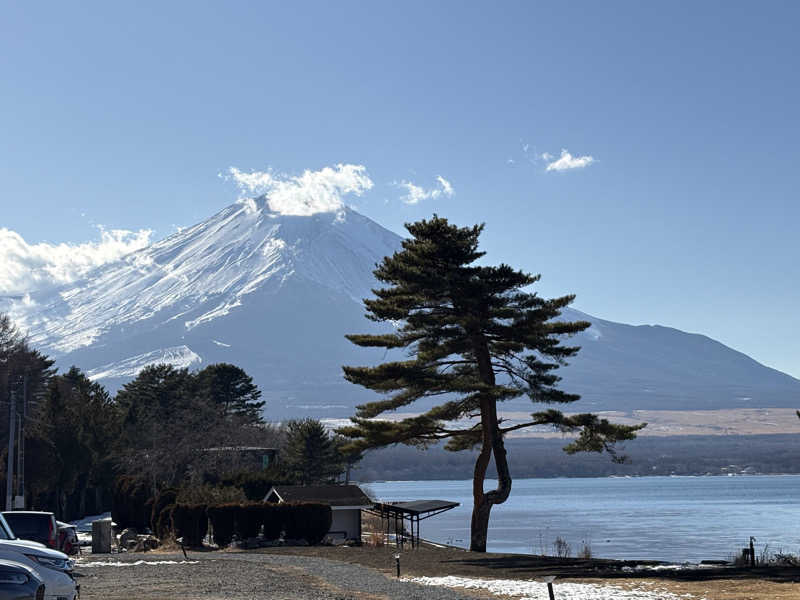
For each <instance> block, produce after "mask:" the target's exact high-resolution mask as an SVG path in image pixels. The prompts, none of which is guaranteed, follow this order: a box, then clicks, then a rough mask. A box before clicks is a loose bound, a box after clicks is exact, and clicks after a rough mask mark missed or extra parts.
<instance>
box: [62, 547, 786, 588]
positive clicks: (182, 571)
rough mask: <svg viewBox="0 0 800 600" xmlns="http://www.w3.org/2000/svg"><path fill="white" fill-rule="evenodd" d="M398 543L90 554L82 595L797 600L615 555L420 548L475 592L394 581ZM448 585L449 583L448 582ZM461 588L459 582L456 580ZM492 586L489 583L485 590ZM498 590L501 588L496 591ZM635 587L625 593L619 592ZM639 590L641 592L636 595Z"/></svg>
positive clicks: (726, 578)
mask: <svg viewBox="0 0 800 600" xmlns="http://www.w3.org/2000/svg"><path fill="white" fill-rule="evenodd" d="M394 552H396V550H394V549H393V548H387V547H383V548H369V547H361V548H344V547H339V548H336V547H322V546H315V547H280V548H272V549H268V550H256V551H248V552H240V551H222V552H214V551H211V552H193V551H189V561H188V562H186V561H185V560H184V558H183V555H182V554H180V553H169V552H160V551H156V552H149V553H146V554H134V553H125V554H106V555H99V556H92V555H86V556H85V557H84V558H83V559H81V560H80V561H79V563H78V565H77V567H76V572H77V573H78V574H79V575H80V577H79V581H80V583H81V598H82V599H83V600H100V599H103V600H123V599H124V600H133V599H136V600H139V599H141V600H177V599H181V600H183V599H186V600H223V599H224V600H245V599H246V600H256V599H261V598H270V599H273V598H274V599H276V600H283V599H286V600H308V599H319V600H395V599H397V600H416V599H420V600H421V599H423V598H424V599H432V600H451V599H453V600H454V599H462V600H476V599H483V600H488V599H492V600H498V598H501V597H504V598H506V599H509V598H514V599H518V598H520V597H525V598H535V599H536V600H539V599H541V600H546V599H547V594H546V592H545V591H544V590H545V588H544V587H543V586H542V585H541V584H534V585H533V586H530V589H528V588H526V589H523V588H522V587H520V585H521V584H522V583H525V582H526V581H527V582H530V580H541V577H542V576H544V575H546V574H557V575H559V577H558V581H557V583H556V589H557V590H558V591H557V593H556V598H557V599H559V600H560V599H561V598H563V599H564V600H573V599H580V600H588V599H590V598H591V599H592V600H608V599H614V600H616V599H617V598H623V597H624V598H631V599H640V598H641V599H643V600H644V599H646V600H664V599H666V598H670V599H675V598H681V599H682V600H689V599H693V600H701V599H704V600H798V599H800V570H799V569H797V568H787V569H777V570H776V569H773V570H768V569H761V570H756V571H752V572H750V571H747V570H733V571H731V570H703V571H701V572H691V571H677V572H675V573H671V574H670V573H667V572H664V571H661V572H658V573H649V574H642V573H640V574H632V573H631V574H628V575H627V576H621V574H620V573H619V572H616V573H608V572H607V570H606V569H604V568H599V569H598V567H603V566H604V565H605V563H610V562H612V561H591V563H586V561H580V560H577V559H567V560H558V559H552V558H547V557H533V556H525V555H501V554H488V553H487V554H485V555H476V554H473V553H468V552H465V551H464V550H459V549H455V548H421V549H417V550H414V551H410V552H404V553H402V555H401V568H402V575H403V576H404V577H413V576H416V577H423V576H433V577H437V578H441V577H442V576H445V575H446V576H449V577H448V578H449V579H455V578H458V577H461V578H464V579H465V580H466V579H469V578H477V579H475V580H474V581H471V582H467V583H464V584H463V585H467V586H471V587H470V588H465V587H461V588H456V589H452V588H447V587H440V586H439V585H419V584H414V583H410V582H405V581H397V580H396V579H395V577H394V558H393V557H394ZM449 584H450V583H446V584H445V585H449ZM457 585H461V584H457ZM486 588H488V589H486ZM492 591H494V592H495V594H493V593H492ZM623 591H624V592H628V593H627V594H626V593H622V592H623ZM633 592H636V593H633Z"/></svg>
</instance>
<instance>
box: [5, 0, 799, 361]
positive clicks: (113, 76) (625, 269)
mask: <svg viewBox="0 0 800 600" xmlns="http://www.w3.org/2000/svg"><path fill="white" fill-rule="evenodd" d="M798 17H800V5H798V4H796V3H790V2H767V3H736V2H697V3H661V4H660V5H657V4H656V3H643V2H604V3H599V2H569V3H559V4H558V5H555V4H554V3H553V4H550V3H547V4H546V3H532V2H519V3H517V2H505V3H488V2H486V3H474V2H473V3H464V2H403V3H399V2H391V3H390V2H373V3H368V2H321V3H303V2H295V3H266V2H253V3H247V2H227V3H221V2H217V3H203V2H186V3H180V2H170V3H149V2H138V3H96V4H92V3H88V2H84V3H77V4H76V3H55V2H53V3H37V4H36V5H35V6H34V5H32V3H24V2H17V3H10V2H6V3H2V4H0V180H1V181H2V188H0V206H1V207H2V220H0V227H2V228H5V229H6V232H5V233H6V235H7V236H8V235H9V232H14V234H15V235H17V236H21V239H23V240H24V243H25V244H30V245H31V246H32V247H37V248H38V249H39V250H38V251H41V252H45V251H48V250H47V248H48V247H45V246H41V245H40V246H36V245H37V244H40V243H41V242H45V241H47V242H50V243H52V244H57V243H61V242H64V243H69V244H81V243H84V242H87V241H98V240H100V236H101V233H100V232H99V231H98V228H97V227H98V225H100V226H103V227H104V228H106V230H111V229H126V230H131V231H139V230H141V229H152V230H154V233H153V237H155V238H158V237H163V236H165V235H167V234H169V233H171V232H172V231H174V230H175V227H177V226H186V225H191V224H192V223H194V222H197V221H199V220H202V219H204V218H206V217H207V216H209V215H210V214H212V213H213V212H215V211H216V210H218V209H220V208H222V207H223V206H225V205H227V204H229V203H231V202H233V201H234V200H235V199H236V197H237V190H236V187H235V186H234V185H233V184H232V183H231V182H230V181H228V182H225V181H224V180H222V179H221V178H220V177H219V174H220V173H224V172H226V170H227V169H228V168H229V167H231V166H235V167H237V168H239V169H241V170H243V171H249V170H253V169H255V170H265V169H267V168H271V169H273V170H274V171H275V172H278V173H282V172H283V173H289V174H299V173H301V172H303V171H304V170H306V169H310V170H319V169H322V168H323V167H326V166H333V165H336V164H339V163H343V164H352V165H363V166H364V167H365V169H366V172H367V173H368V174H369V177H370V179H371V181H372V182H373V183H374V186H373V187H372V189H371V190H369V191H368V192H367V193H365V194H363V195H362V196H360V197H354V198H350V199H348V201H349V202H352V203H353V204H354V205H356V206H357V208H358V210H360V211H361V212H362V213H364V214H366V215H368V216H370V217H372V218H373V219H375V220H376V221H378V222H379V223H381V224H383V225H384V226H386V227H389V228H390V229H393V230H395V231H398V232H400V231H402V224H403V223H404V222H406V221H412V220H416V219H419V218H422V217H426V216H429V215H431V214H432V213H433V212H437V213H439V214H440V215H444V216H447V217H449V218H450V219H451V220H453V221H455V222H457V223H461V224H470V223H474V222H486V232H485V235H484V249H485V250H486V251H487V252H488V259H489V260H490V261H493V262H500V261H504V262H508V263H509V264H512V265H514V266H517V267H520V268H524V269H526V270H529V271H533V272H540V273H542V276H543V278H542V284H541V286H540V288H539V289H540V290H541V292H542V293H543V294H546V295H555V294H561V293H567V292H574V293H576V294H577V295H578V297H577V300H576V304H575V306H576V307H577V308H580V309H581V310H585V311H586V312H589V313H591V314H593V315H596V316H598V317H603V318H607V319H612V320H617V321H622V322H627V323H636V324H639V323H659V324H664V325H670V326H674V327H678V328H680V329H684V330H687V331H692V332H700V333H705V334H707V335H710V336H711V337H714V338H716V339H718V340H720V341H722V342H724V343H726V344H728V345H731V346H733V347H734V348H736V349H738V350H741V351H743V352H746V353H747V354H750V355H751V356H753V357H754V358H756V359H758V360H760V361H762V362H764V363H766V364H768V365H770V366H774V367H776V368H779V369H781V370H784V371H786V372H789V373H791V374H793V375H795V376H800V342H798V340H800V319H798V316H797V307H798V306H800V283H798V282H800V272H799V271H800V267H799V266H798V265H800V260H798V259H800V257H799V256H798V242H797V237H798V236H797V230H798V223H799V222H800V207H799V206H798V202H797V196H798V193H797V190H798V183H799V181H798V180H800V175H798V173H800V169H799V168H798V159H799V158H800V152H799V151H798V147H797V140H798V139H799V138H800V119H799V118H798V113H797V107H798V106H800V98H799V97H798V96H800V94H799V93H798V76H797V71H798V64H797V63H798V59H797V57H798V56H800V42H799V41H798V37H799V36H797V35H796V30H797V25H798V22H800V19H799V18H798ZM562 150H567V151H568V152H569V154H570V156H572V157H573V163H574V165H575V166H574V168H570V169H564V170H557V169H551V170H549V171H548V170H547V165H548V164H552V163H554V162H555V161H556V160H557V159H558V158H559V157H561V153H562ZM543 155H544V156H543ZM588 157H591V160H589V158H588ZM581 158H583V161H582V162H583V163H584V166H579V165H580V164H581ZM567 162H569V161H567ZM562 164H564V163H562ZM437 176H438V177H442V178H444V179H445V180H446V181H447V182H448V183H449V184H450V185H452V188H453V193H452V194H447V193H443V192H444V188H443V187H442V184H441V183H440V182H439V181H437V179H436V178H437ZM403 181H405V182H410V183H413V184H414V185H417V186H419V187H420V188H422V189H423V191H427V192H431V191H433V190H440V193H439V194H428V197H425V198H422V199H421V200H420V201H419V202H417V203H416V204H408V203H407V202H405V201H404V196H405V195H406V194H407V192H408V188H407V187H406V188H404V187H402V186H401V185H398V183H399V182H403ZM15 239H16V240H17V242H18V241H19V239H18V238H15ZM64 248H65V247H61V249H62V251H63V249H64ZM66 248H69V247H66ZM0 251H2V250H0ZM10 261H11V259H6V267H5V268H6V269H7V270H9V269H11V267H10V266H9V265H10V264H11V262H10ZM2 268H3V267H0V269H2ZM0 275H1V273H0Z"/></svg>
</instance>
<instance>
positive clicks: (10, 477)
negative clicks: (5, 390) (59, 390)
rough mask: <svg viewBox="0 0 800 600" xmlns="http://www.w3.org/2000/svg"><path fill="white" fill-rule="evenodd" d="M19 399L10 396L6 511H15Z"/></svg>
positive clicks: (12, 393)
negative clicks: (15, 466)
mask: <svg viewBox="0 0 800 600" xmlns="http://www.w3.org/2000/svg"><path fill="white" fill-rule="evenodd" d="M16 408H17V397H16V395H15V394H14V392H13V391H9V395H8V463H7V467H6V510H14V504H13V500H14V498H13V496H14V432H15V431H16V429H17V424H16V420H17V419H16V416H17V414H16V413H17V411H16Z"/></svg>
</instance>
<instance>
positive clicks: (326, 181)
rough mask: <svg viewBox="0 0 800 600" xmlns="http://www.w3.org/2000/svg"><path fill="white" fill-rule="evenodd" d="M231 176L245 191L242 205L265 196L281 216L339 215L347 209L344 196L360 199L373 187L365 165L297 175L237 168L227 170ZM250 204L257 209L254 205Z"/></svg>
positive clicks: (324, 169)
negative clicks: (321, 213)
mask: <svg viewBox="0 0 800 600" xmlns="http://www.w3.org/2000/svg"><path fill="white" fill-rule="evenodd" d="M228 173H229V176H228V177H229V178H231V179H233V180H234V181H235V182H236V185H238V186H239V189H240V190H241V192H242V195H243V198H242V199H241V201H242V202H248V200H250V198H252V197H253V196H261V195H263V196H266V198H267V203H268V204H269V208H270V210H271V211H272V212H276V213H279V214H282V215H300V216H303V215H313V214H315V213H319V212H336V211H338V210H341V209H342V208H344V202H343V200H342V197H343V196H344V195H346V194H355V195H356V196H360V195H361V194H363V193H364V192H366V191H368V190H370V189H371V188H372V186H373V183H372V180H371V179H370V178H369V175H367V169H366V167H364V166H363V165H342V164H338V165H336V166H335V167H324V168H322V169H320V170H319V171H309V170H306V171H303V173H302V175H297V176H292V175H283V174H275V173H274V172H273V171H272V170H267V171H251V172H249V173H246V172H244V171H240V170H239V169H237V168H236V167H231V168H230V169H228ZM250 205H251V206H255V205H254V204H252V202H251V203H250Z"/></svg>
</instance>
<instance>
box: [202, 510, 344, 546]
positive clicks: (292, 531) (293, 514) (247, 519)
mask: <svg viewBox="0 0 800 600" xmlns="http://www.w3.org/2000/svg"><path fill="white" fill-rule="evenodd" d="M208 518H209V519H210V521H211V527H212V528H213V530H214V542H215V543H216V544H217V545H218V546H220V547H223V546H227V545H229V544H230V543H231V540H232V539H233V536H234V535H236V536H237V537H238V538H239V539H242V540H244V539H247V538H252V537H256V536H258V535H259V534H263V536H264V538H265V539H267V540H277V539H278V538H280V536H281V533H283V534H284V537H285V538H286V539H292V540H306V541H307V542H308V543H309V544H318V543H319V542H320V541H322V538H324V537H325V534H326V533H328V531H329V530H330V528H331V519H332V513H331V507H330V506H328V505H327V504H317V503H297V504H269V503H264V502H254V503H250V504H220V505H217V506H209V507H208Z"/></svg>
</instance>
